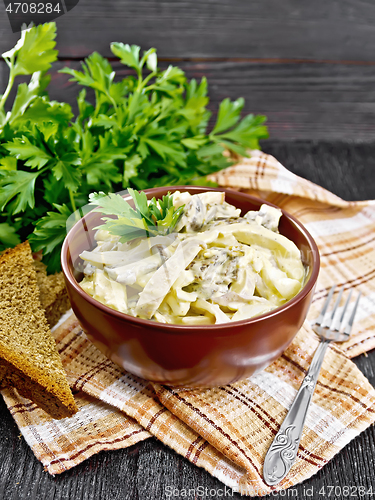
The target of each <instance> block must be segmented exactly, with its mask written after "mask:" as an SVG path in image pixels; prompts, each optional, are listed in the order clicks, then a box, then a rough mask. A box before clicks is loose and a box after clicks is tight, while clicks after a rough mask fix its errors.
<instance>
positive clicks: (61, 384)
mask: <svg viewBox="0 0 375 500" xmlns="http://www.w3.org/2000/svg"><path fill="white" fill-rule="evenodd" d="M0 377H3V380H0V384H1V385H2V386H9V385H11V386H13V387H15V388H16V389H17V390H18V392H19V393H20V394H21V395H22V396H23V397H25V398H28V399H31V401H33V402H34V403H35V404H37V405H38V406H39V407H40V408H42V409H43V410H45V411H46V412H47V413H49V414H50V415H51V416H52V417H53V418H55V419H60V418H65V417H70V416H72V415H73V414H74V413H76V411H77V410H78V408H77V406H76V404H75V401H74V398H73V395H72V392H71V390H70V387H69V384H68V382H67V379H66V375H65V372H64V368H63V366H62V363H61V359H60V355H59V353H58V352H57V349H56V344H55V340H54V338H53V337H52V335H51V332H50V329H49V326H48V323H47V320H46V316H45V314H44V311H43V309H42V307H41V304H40V300H39V289H38V286H37V278H36V271H35V267H34V263H33V258H32V255H31V250H30V246H29V243H28V242H25V243H21V244H20V245H17V246H16V247H15V248H12V249H9V250H6V251H5V252H4V253H3V254H2V255H1V256H0Z"/></svg>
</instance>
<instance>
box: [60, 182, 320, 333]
mask: <svg viewBox="0 0 375 500" xmlns="http://www.w3.org/2000/svg"><path fill="white" fill-rule="evenodd" d="M189 189H190V190H196V191H197V193H198V192H199V191H202V190H203V191H220V192H224V193H228V194H233V195H236V196H241V197H242V198H248V199H249V201H257V202H259V201H261V202H262V203H265V204H267V205H270V206H272V207H275V208H278V209H279V210H281V211H282V213H283V215H284V216H286V217H287V218H288V219H290V220H291V221H292V222H293V223H294V224H295V225H296V226H297V228H298V230H299V231H300V232H301V233H302V234H303V235H304V236H305V238H306V240H307V242H308V245H309V250H310V251H311V252H312V254H313V259H312V260H313V266H312V269H311V274H310V277H309V279H308V280H307V282H306V283H305V285H304V287H303V288H302V289H301V290H300V291H299V292H298V293H297V295H295V296H294V297H293V298H292V299H290V300H288V302H286V303H285V304H283V305H281V306H279V307H277V308H275V309H273V310H272V311H269V312H267V313H264V314H262V315H259V316H254V317H251V318H247V319H243V320H239V321H233V322H228V323H219V324H213V325H179V324H175V323H159V322H157V321H152V320H149V319H142V318H138V317H135V316H131V315H130V314H126V313H123V312H120V311H116V309H112V308H111V307H108V306H106V305H105V304H102V303H101V302H99V301H97V300H96V299H94V298H93V297H91V295H89V294H88V293H86V292H85V291H84V290H83V289H82V288H81V287H80V285H79V283H78V282H77V280H76V279H75V277H74V276H73V273H72V272H71V270H70V267H69V265H68V258H67V256H68V253H69V238H68V236H69V234H70V233H72V232H73V231H74V229H75V228H76V226H77V225H78V224H79V222H80V221H78V222H77V223H76V224H74V226H73V227H72V228H71V229H70V230H69V232H68V234H67V236H66V237H65V239H64V242H63V245H62V249H61V267H62V271H63V274H64V276H65V279H66V280H68V281H69V284H70V285H71V286H72V287H73V288H74V290H75V291H76V292H77V293H78V294H79V295H80V296H81V297H82V298H83V299H84V300H86V301H87V302H89V303H90V304H91V305H93V306H94V307H97V308H99V309H100V310H102V312H103V313H106V314H109V315H112V316H115V317H116V318H118V319H119V320H126V321H127V322H130V323H133V324H135V325H138V326H139V327H147V328H152V329H161V330H164V331H168V333H176V334H178V333H181V334H182V333H192V332H196V333H198V332H201V333H202V331H204V332H212V333H214V332H217V331H218V330H220V331H221V333H224V332H225V331H228V330H230V329H231V328H233V327H241V326H245V325H246V326H247V325H251V324H255V323H257V322H259V321H265V320H268V319H269V318H272V317H274V316H277V315H278V314H280V313H282V312H284V311H287V310H288V309H290V308H292V307H293V306H294V305H295V304H296V303H298V302H300V301H301V300H303V299H304V298H305V297H306V295H308V294H309V293H310V291H311V290H312V289H313V287H314V286H315V284H316V281H317V279H318V275H319V271H320V255H319V249H318V245H317V244H316V242H315V240H314V238H313V237H312V236H311V234H310V233H309V232H308V230H307V229H306V228H305V226H304V225H303V224H302V223H301V222H299V220H298V219H296V218H295V217H294V216H293V215H291V214H290V213H289V212H287V211H286V210H284V209H283V208H281V207H278V206H277V205H275V204H273V203H271V202H269V201H267V200H264V199H263V198H260V197H259V196H254V195H251V194H247V193H243V192H241V191H237V190H235V189H230V188H222V187H217V188H216V187H209V186H199V185H177V186H160V187H156V188H150V189H145V190H142V191H143V192H144V193H145V194H146V195H151V196H152V195H153V194H154V193H157V192H159V191H161V190H163V191H164V190H167V191H168V190H173V191H182V190H189ZM124 198H125V199H131V197H130V195H127V196H124ZM91 213H92V211H90V212H88V213H87V214H85V216H84V217H83V218H85V217H87V216H88V215H89V214H91Z"/></svg>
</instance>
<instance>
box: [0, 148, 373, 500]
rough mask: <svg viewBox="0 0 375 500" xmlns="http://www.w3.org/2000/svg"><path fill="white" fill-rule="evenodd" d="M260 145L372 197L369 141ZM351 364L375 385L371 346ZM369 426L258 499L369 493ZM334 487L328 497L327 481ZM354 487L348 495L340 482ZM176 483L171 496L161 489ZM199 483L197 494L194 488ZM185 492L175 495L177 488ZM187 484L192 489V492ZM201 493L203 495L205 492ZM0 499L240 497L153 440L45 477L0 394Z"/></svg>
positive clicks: (328, 183) (344, 191) (337, 188)
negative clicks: (299, 479)
mask: <svg viewBox="0 0 375 500" xmlns="http://www.w3.org/2000/svg"><path fill="white" fill-rule="evenodd" d="M263 148H264V150H265V151H266V152H267V153H270V154H273V155H274V156H276V157H277V158H278V159H279V160H280V161H281V162H283V163H284V165H285V166H286V167H288V168H289V169H290V170H292V171H294V172H295V173H297V174H299V175H302V176H304V177H306V178H308V179H310V180H312V181H314V182H319V183H320V184H322V185H323V186H324V187H326V188H328V189H331V190H332V191H334V192H335V193H336V194H338V195H340V196H342V197H343V198H345V199H368V198H375V176H374V172H375V171H374V158H375V144H371V145H370V144H357V145H347V144H346V145H345V144H343V143H333V142H331V143H314V142H308V141H300V142H296V143H285V142H280V141H265V142H264V144H263ZM354 361H355V363H356V364H357V366H358V367H359V368H360V369H361V370H362V372H363V373H364V374H365V376H366V377H367V378H368V379H369V380H370V382H371V383H372V384H373V385H374V384H375V351H372V352H370V353H369V354H368V356H365V355H362V356H359V357H358V358H356V359H355V360H354ZM374 468H375V428H374V426H372V427H370V428H368V429H367V430H366V431H365V432H363V433H362V434H360V435H359V436H358V437H357V438H356V439H355V440H354V441H352V442H350V443H349V444H348V445H347V446H346V447H345V448H344V449H343V450H342V451H341V452H340V453H339V454H338V455H336V456H335V457H334V458H333V459H332V460H331V461H330V462H329V463H328V464H327V465H326V466H325V467H324V468H323V469H322V470H321V471H319V473H318V474H316V475H315V476H313V477H312V478H310V479H308V480H307V481H305V482H304V483H303V484H300V485H297V486H296V487H294V488H292V489H291V490H287V492H288V491H289V496H287V495H286V494H282V493H279V494H278V495H272V496H268V497H263V498H269V499H271V498H272V499H273V498H277V499H282V498H298V499H301V500H302V499H305V498H311V499H313V500H315V499H323V498H335V499H336V500H347V499H348V498H362V499H364V500H367V499H370V498H372V495H370V494H367V493H366V494H365V495H362V496H360V495H359V494H358V490H356V489H355V488H358V487H359V486H363V487H364V488H365V491H366V492H368V491H371V488H372V493H373V494H374V493H375V476H374V472H373V471H374ZM330 486H331V487H332V486H333V487H336V490H335V492H334V493H332V492H331V496H328V491H329V489H328V487H330ZM344 486H349V487H350V486H351V487H352V488H353V489H352V490H351V491H354V492H356V494H355V495H354V494H353V495H352V496H351V497H349V495H348V493H347V492H346V493H344V491H346V490H343V487H344ZM167 487H170V488H176V491H177V492H178V495H180V496H174V497H173V496H169V495H168V489H166V488H167ZM198 487H201V489H202V491H203V494H199V491H200V490H198ZM183 490H185V491H188V490H190V491H191V493H190V494H189V495H188V494H186V495H185V497H183V496H182V494H181V493H182V491H183ZM193 490H195V493H196V494H195V496H194V493H193ZM207 492H208V494H207ZM0 498H4V499H7V500H26V499H28V500H166V499H168V498H189V499H192V500H193V499H195V500H208V499H215V500H220V499H223V498H228V499H229V498H231V499H235V500H240V499H241V498H244V497H241V496H240V495H239V494H233V495H232V494H231V493H230V492H229V490H227V493H226V494H225V489H224V486H223V484H222V483H221V482H219V481H218V480H216V479H214V478H213V477H211V476H210V475H209V474H208V473H207V472H205V471H204V470H203V469H199V468H198V467H196V466H194V465H192V464H191V463H190V462H188V461H187V460H186V459H184V458H183V457H181V456H179V455H177V454H176V453H175V452H173V451H172V450H171V449H169V448H167V447H166V446H164V445H163V444H161V443H160V442H158V441H156V440H155V439H150V440H147V441H145V442H143V443H139V444H137V445H135V446H132V447H131V448H129V449H126V450H119V451H111V452H102V453H100V454H98V455H96V456H94V457H92V458H91V459H89V460H87V461H85V462H84V463H82V464H81V465H79V466H78V467H76V468H74V469H72V470H70V471H68V472H65V473H63V474H62V475H60V476H55V477H51V476H50V475H49V474H48V473H47V472H44V471H43V467H42V466H41V464H40V463H39V462H38V461H37V460H36V459H35V458H34V456H33V454H32V452H31V451H30V448H29V447H28V446H27V445H26V443H25V442H24V440H23V438H22V437H20V435H19V431H18V428H17V427H16V425H15V423H14V421H13V419H12V417H11V415H10V413H9V412H8V410H7V409H6V406H5V404H4V402H3V401H2V400H1V401H0Z"/></svg>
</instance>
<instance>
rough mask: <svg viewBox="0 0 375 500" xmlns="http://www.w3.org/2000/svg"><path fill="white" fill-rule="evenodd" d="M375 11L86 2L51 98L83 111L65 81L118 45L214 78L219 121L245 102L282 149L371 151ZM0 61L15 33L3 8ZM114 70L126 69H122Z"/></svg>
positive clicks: (356, 6) (62, 34) (70, 27)
mask: <svg viewBox="0 0 375 500" xmlns="http://www.w3.org/2000/svg"><path fill="white" fill-rule="evenodd" d="M374 21H375V2H372V1H358V0H330V1H328V2H327V1H326V0H315V1H314V2H311V1H307V0H283V1H282V2H280V1H278V0H263V1H261V0H257V1H251V2H250V1H243V0H231V1H230V2H229V1H227V0H215V1H213V0H206V1H198V0H189V1H179V2H175V1H172V0H170V1H157V0H140V1H136V0H133V1H130V0H105V1H104V0H80V2H79V4H78V5H77V6H76V7H75V8H74V9H73V10H71V11H70V12H68V13H67V14H65V15H64V16H62V17H60V18H59V19H57V20H56V23H57V26H58V44H57V48H58V49H59V53H60V61H59V62H58V63H57V64H56V65H55V66H54V68H53V81H52V83H51V85H50V94H51V96H52V97H53V98H55V99H58V100H64V101H66V102H69V103H70V104H74V103H75V98H76V95H77V92H78V88H77V86H75V85H72V84H70V83H68V82H67V78H66V76H63V75H58V74H57V73H56V71H57V70H58V69H59V68H61V67H62V66H64V65H65V64H66V65H69V66H74V67H75V66H79V65H80V60H82V58H84V57H85V56H87V55H88V54H90V53H91V52H93V51H94V50H97V51H99V52H100V53H101V54H103V55H105V56H112V54H111V52H110V50H109V45H110V43H111V42H112V41H123V42H126V43H130V44H139V45H141V46H142V48H144V49H147V48H149V47H151V46H153V47H156V48H157V50H158V55H159V58H161V60H162V65H163V66H166V65H167V64H169V63H173V64H176V65H178V66H180V67H182V68H183V69H184V70H185V71H186V73H187V75H188V77H196V78H200V77H201V76H203V75H205V76H207V78H208V82H209V89H210V97H211V103H210V107H211V109H212V110H213V111H215V110H216V109H217V105H218V103H219V101H221V100H222V99H223V98H224V97H231V98H232V99H234V98H236V97H239V96H242V97H244V98H245V100H246V106H245V109H244V113H249V112H254V113H260V114H265V115H267V116H268V125H269V129H270V134H271V137H272V138H273V139H280V140H288V141H289V140H315V141H332V140H343V141H350V142H357V143H358V142H372V141H373V140H374V137H375V22H374ZM0 35H1V36H0V51H1V52H3V51H5V50H7V49H9V48H10V47H11V46H12V45H13V44H14V43H15V42H16V40H17V38H18V36H19V34H14V33H12V32H11V29H10V24H9V21H8V19H7V16H6V13H5V8H4V4H3V3H1V4H0ZM113 62H114V67H115V69H117V70H119V73H120V75H121V74H123V73H124V71H122V72H121V65H120V64H119V63H118V62H116V60H115V59H113ZM7 71H8V69H7V67H6V66H5V64H4V63H2V64H0V93H1V91H2V89H4V88H5V85H6V80H7Z"/></svg>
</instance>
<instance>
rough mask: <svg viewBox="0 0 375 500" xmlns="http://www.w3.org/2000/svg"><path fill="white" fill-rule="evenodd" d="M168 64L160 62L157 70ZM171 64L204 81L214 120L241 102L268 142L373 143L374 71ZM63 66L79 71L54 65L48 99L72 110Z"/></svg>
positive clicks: (2, 73) (121, 70) (0, 71)
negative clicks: (225, 106) (264, 126)
mask: <svg viewBox="0 0 375 500" xmlns="http://www.w3.org/2000/svg"><path fill="white" fill-rule="evenodd" d="M112 64H113V67H114V69H115V70H116V71H117V74H118V77H119V78H123V77H124V76H126V75H127V74H129V70H128V69H125V67H124V66H123V65H121V64H120V63H119V62H115V61H114V62H113V63H112ZM168 64H170V63H169V62H168V61H162V62H161V67H163V68H166V67H167V65H168ZM173 64H177V65H178V66H180V67H181V68H182V69H183V70H184V71H185V72H186V74H187V76H188V77H189V78H197V79H201V78H202V77H203V76H206V77H207V79H208V84H209V95H210V99H211V100H210V105H209V107H210V109H211V110H212V111H213V112H214V114H215V112H216V111H217V109H218V105H219V102H220V101H221V100H222V99H224V98H225V97H230V98H231V99H236V98H237V97H240V96H242V97H244V98H245V101H246V104H245V108H244V113H259V114H264V115H266V116H267V117H268V127H269V131H270V136H271V138H272V139H279V140H316V141H322V140H323V141H335V140H342V141H348V142H372V141H373V140H374V138H375V65H353V64H328V63H316V64H312V63H300V64H296V63H283V64H265V63H251V62H234V61H221V62H220V61H211V62H207V61H206V62H196V61H195V62H194V61H177V62H173ZM63 66H69V67H71V68H75V69H79V67H80V62H78V61H64V62H63V61H59V62H57V63H55V65H54V66H53V70H52V82H51V84H50V87H49V92H50V97H51V98H52V99H56V100H59V101H65V102H68V103H69V104H71V105H73V107H74V109H76V97H77V95H78V92H79V90H80V89H81V87H79V86H78V85H77V84H75V83H71V82H69V81H68V80H69V77H68V75H63V74H59V73H58V70H59V69H61V68H62V67H63ZM130 72H131V71H130ZM7 78H8V68H7V66H6V65H5V63H0V93H1V89H4V88H5V86H6V82H7ZM18 81H21V80H18ZM9 102H11V101H9Z"/></svg>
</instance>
